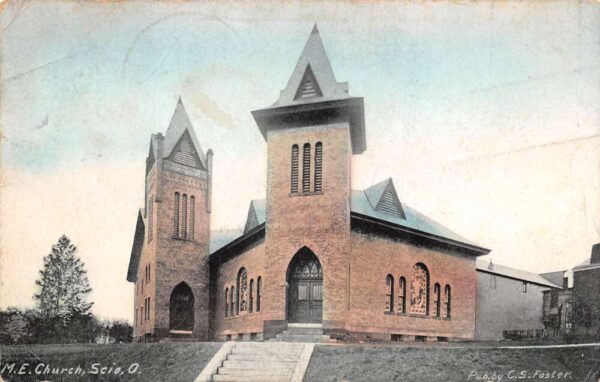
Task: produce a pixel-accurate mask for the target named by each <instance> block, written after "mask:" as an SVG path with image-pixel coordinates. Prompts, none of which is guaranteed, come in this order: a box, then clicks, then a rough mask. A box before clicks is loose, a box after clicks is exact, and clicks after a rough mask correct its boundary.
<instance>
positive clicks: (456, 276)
mask: <svg viewBox="0 0 600 382" xmlns="http://www.w3.org/2000/svg"><path fill="white" fill-rule="evenodd" d="M416 263H423V264H425V265H426V267H427V269H428V270H429V279H430V282H429V289H430V299H429V301H430V302H429V312H430V314H429V315H428V316H425V317H422V316H416V315H411V314H410V293H411V288H410V285H411V276H412V273H413V267H414V266H415V264H416ZM350 265H351V267H350V269H349V270H344V269H339V270H338V272H344V271H346V272H349V273H350V290H349V292H350V293H349V294H350V304H349V309H348V308H346V309H345V311H346V312H347V313H348V317H349V319H348V322H347V325H346V329H347V330H348V331H350V332H353V333H370V334H373V335H374V336H375V337H381V338H383V339H388V340H389V339H390V335H391V334H400V335H404V336H408V337H409V338H410V337H411V336H415V335H419V336H430V337H448V338H449V339H457V338H460V339H473V337H474V331H475V323H474V321H475V304H476V293H475V290H476V285H477V278H476V271H475V260H474V259H473V258H466V257H459V256H455V255H451V254H448V253H442V252H438V251H433V250H429V249H426V248H419V247H415V246H412V245H409V244H405V243H401V242H396V241H392V240H389V239H386V238H380V237H376V236H373V235H370V234H364V233H355V232H353V234H352V260H351V263H350ZM388 274H391V275H393V277H394V283H395V288H394V294H395V298H394V305H395V307H394V312H393V313H394V314H389V313H388V314H386V309H385V308H386V276H387V275H388ZM401 276H403V277H404V278H405V279H406V282H407V285H406V309H407V312H406V314H401V313H399V312H398V305H399V297H398V296H399V286H398V283H399V281H398V280H399V278H400V277H401ZM435 283H439V284H440V286H441V293H440V298H441V303H440V306H441V307H442V309H441V314H440V318H434V317H433V301H434V298H433V288H434V284H435ZM446 284H448V285H450V287H451V314H450V319H445V318H443V316H444V304H443V301H444V287H445V285H446ZM377 334H379V335H377Z"/></svg>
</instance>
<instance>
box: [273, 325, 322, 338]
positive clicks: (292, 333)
mask: <svg viewBox="0 0 600 382" xmlns="http://www.w3.org/2000/svg"><path fill="white" fill-rule="evenodd" d="M331 341H332V340H331V338H330V337H329V336H326V335H323V325H322V324H288V328H287V329H286V330H284V331H283V332H282V333H279V334H278V335H277V336H276V337H275V338H271V339H270V340H269V342H306V343H318V342H331Z"/></svg>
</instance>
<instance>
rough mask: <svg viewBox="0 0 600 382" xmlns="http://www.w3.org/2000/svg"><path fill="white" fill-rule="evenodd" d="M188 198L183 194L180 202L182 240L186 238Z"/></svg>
mask: <svg viewBox="0 0 600 382" xmlns="http://www.w3.org/2000/svg"><path fill="white" fill-rule="evenodd" d="M187 203H188V196H187V194H183V198H182V200H181V231H180V232H181V237H183V238H184V239H185V238H187V209H188V206H187Z"/></svg>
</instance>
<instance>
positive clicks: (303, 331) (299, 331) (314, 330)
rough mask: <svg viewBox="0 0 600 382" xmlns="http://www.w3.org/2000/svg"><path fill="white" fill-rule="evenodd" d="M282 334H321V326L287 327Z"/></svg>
mask: <svg viewBox="0 0 600 382" xmlns="http://www.w3.org/2000/svg"><path fill="white" fill-rule="evenodd" d="M282 334H320V335H322V334H323V329H321V328H288V329H286V330H284V331H283V333H282Z"/></svg>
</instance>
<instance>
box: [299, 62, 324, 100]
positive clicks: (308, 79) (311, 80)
mask: <svg viewBox="0 0 600 382" xmlns="http://www.w3.org/2000/svg"><path fill="white" fill-rule="evenodd" d="M322 95H323V93H321V89H319V85H318V84H317V81H316V80H315V76H314V74H313V72H312V69H311V68H310V65H309V66H307V67H306V72H304V77H302V81H300V86H299V87H298V91H297V92H296V97H294V99H307V98H314V97H321V96H322Z"/></svg>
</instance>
